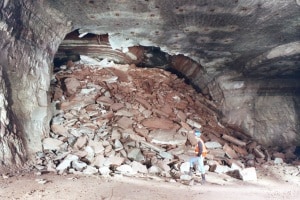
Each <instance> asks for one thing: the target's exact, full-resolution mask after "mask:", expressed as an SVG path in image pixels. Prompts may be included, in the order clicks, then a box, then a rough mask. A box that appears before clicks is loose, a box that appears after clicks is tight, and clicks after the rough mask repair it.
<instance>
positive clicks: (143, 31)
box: [41, 0, 300, 77]
mask: <svg viewBox="0 0 300 200" xmlns="http://www.w3.org/2000/svg"><path fill="white" fill-rule="evenodd" d="M47 3H48V4H49V6H50V8H52V9H53V8H54V9H56V10H59V11H61V12H62V13H63V14H64V15H65V16H66V18H67V19H68V20H69V21H70V22H71V23H72V27H73V30H78V31H79V33H80V34H81V36H84V35H85V34H87V33H93V34H99V35H100V34H108V35H109V40H110V44H111V46H112V48H114V49H121V50H123V51H126V49H127V47H131V46H135V45H142V46H155V47H160V48H161V50H162V51H164V52H167V53H169V54H170V55H177V54H183V55H185V56H188V57H190V58H192V59H193V60H195V61H197V62H198V63H200V64H201V65H202V66H203V67H204V69H205V70H206V72H207V73H208V74H211V75H216V74H218V73H220V72H224V71H228V70H231V71H232V70H234V71H235V72H238V73H240V74H241V75H242V76H243V77H247V76H248V77H253V76H256V77H278V76H282V77H284V76H299V72H300V67H299V66H300V35H299V33H300V3H299V1H298V0H276V1H275V0H264V1H262V0H228V1H224V0H185V1H182V0H163V1H161V0H135V1H132V0H130V1H129V0H110V1H107V0H86V1H83V0H81V1H79V0H64V1H47ZM43 6H44V5H43ZM41 9H42V5H41Z"/></svg>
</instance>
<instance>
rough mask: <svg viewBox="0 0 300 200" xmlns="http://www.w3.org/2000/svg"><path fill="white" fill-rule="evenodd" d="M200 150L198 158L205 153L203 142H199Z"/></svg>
mask: <svg viewBox="0 0 300 200" xmlns="http://www.w3.org/2000/svg"><path fill="white" fill-rule="evenodd" d="M198 148H199V152H198V155H197V156H199V157H200V156H201V155H202V152H203V147H202V142H200V141H199V142H198Z"/></svg>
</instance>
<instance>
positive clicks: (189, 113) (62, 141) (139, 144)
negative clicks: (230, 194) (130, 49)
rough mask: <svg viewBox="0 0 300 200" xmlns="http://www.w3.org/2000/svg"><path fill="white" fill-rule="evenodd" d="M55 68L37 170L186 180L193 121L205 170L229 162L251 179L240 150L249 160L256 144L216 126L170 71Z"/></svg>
mask: <svg viewBox="0 0 300 200" xmlns="http://www.w3.org/2000/svg"><path fill="white" fill-rule="evenodd" d="M63 69H64V70H61V71H58V72H57V73H56V74H55V79H54V80H53V81H52V82H53V83H55V84H53V85H52V88H53V94H52V102H53V103H56V108H57V109H56V111H55V113H54V116H53V119H52V121H51V132H50V137H49V138H45V139H44V140H43V146H44V152H42V153H39V154H37V155H38V156H37V163H38V164H39V165H38V166H39V170H40V171H56V172H57V173H59V174H63V173H76V174H87V175H90V174H100V175H103V176H109V175H113V174H125V175H131V176H132V175H136V174H140V175H145V176H146V175H148V174H149V175H150V174H156V175H159V176H164V177H166V178H170V179H175V180H180V178H182V179H183V181H185V180H190V178H191V177H188V176H189V175H188V174H187V172H188V170H189V163H188V159H189V158H190V156H192V155H193V145H194V141H193V136H192V135H191V130H193V129H199V128H201V129H202V130H203V131H202V132H203V138H204V140H205V141H206V145H207V147H208V150H209V155H208V157H207V159H206V160H207V162H206V168H207V169H208V170H209V171H213V172H216V173H227V172H230V171H236V170H237V171H238V176H239V178H241V179H242V180H256V177H254V176H256V174H255V168H250V169H248V170H247V168H246V167H245V166H246V165H247V164H246V163H247V160H246V159H245V158H244V154H245V152H246V153H247V154H248V153H249V154H251V155H253V157H251V159H253V161H254V164H255V163H256V162H257V161H256V160H255V159H256V158H257V157H258V158H259V159H262V155H261V154H260V153H258V152H257V151H256V149H257V148H256V146H254V147H253V148H252V150H253V152H249V149H248V148H247V144H248V143H250V141H243V140H240V139H238V138H234V136H233V135H232V134H231V132H230V131H231V130H230V129H226V128H224V126H220V125H219V124H220V123H219V122H218V121H217V120H216V119H217V113H213V112H212V110H211V109H210V107H211V103H209V100H207V99H206V98H205V97H203V96H202V95H201V94H198V93H196V91H195V90H194V89H193V88H192V87H191V86H189V85H186V84H185V83H184V81H183V80H182V79H179V78H178V77H177V76H176V75H174V74H171V73H169V72H167V71H164V70H161V69H142V68H137V67H135V66H134V65H115V66H114V67H106V68H102V67H101V66H95V65H93V66H89V65H83V64H80V63H77V64H75V65H73V66H72V67H70V68H63ZM208 104H209V107H206V105H208ZM200 122H201V123H200ZM252 153H253V154H252ZM260 161H261V160H260ZM226 163H227V164H226ZM232 163H244V164H240V165H237V164H235V165H234V166H232ZM236 166H238V167H236ZM249 174H250V175H252V177H249ZM245 176H246V177H245Z"/></svg>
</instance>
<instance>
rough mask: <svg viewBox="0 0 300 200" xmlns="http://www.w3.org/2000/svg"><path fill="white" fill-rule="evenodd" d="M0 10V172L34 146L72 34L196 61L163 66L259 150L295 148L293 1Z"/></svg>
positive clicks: (74, 2) (4, 2)
mask: <svg viewBox="0 0 300 200" xmlns="http://www.w3.org/2000/svg"><path fill="white" fill-rule="evenodd" d="M0 7H1V13H0V48H1V55H0V69H1V79H0V83H1V87H0V88H1V96H0V98H1V99H0V100H1V101H0V106H1V124H0V125H1V134H0V141H1V143H0V145H1V149H0V151H1V152H0V155H1V160H0V161H1V162H0V165H1V166H2V165H11V164H13V163H20V162H21V160H22V159H19V158H17V157H14V156H13V155H15V153H16V152H18V154H19V155H20V157H23V158H24V160H25V159H26V154H27V153H28V156H30V155H31V154H32V153H34V152H36V151H38V150H41V148H42V145H41V138H42V136H44V135H47V134H48V133H49V121H50V118H51V112H50V107H49V99H48V96H47V92H48V90H49V85H50V77H51V62H52V60H53V58H54V55H55V53H56V51H57V49H58V46H59V44H60V43H61V42H62V40H63V38H64V37H65V36H66V35H67V33H69V32H71V31H72V30H77V29H78V30H79V33H80V34H81V37H83V36H84V35H85V34H86V33H94V34H107V35H108V38H109V42H110V45H111V47H112V49H120V50H119V51H122V52H127V51H128V50H129V49H127V48H128V47H131V46H133V45H142V46H156V47H161V50H163V51H165V52H167V53H168V54H170V55H175V54H184V55H185V56H188V57H190V58H192V59H193V60H194V61H196V62H198V64H197V63H195V62H185V63H184V61H180V60H179V61H178V63H181V64H179V65H176V64H174V65H173V66H169V67H171V69H172V70H173V71H174V70H175V71H177V72H179V73H180V74H182V75H183V76H185V77H186V78H187V80H188V81H189V82H190V83H191V84H193V85H195V86H196V87H197V88H199V91H201V92H203V93H204V94H206V95H207V96H209V97H210V99H211V100H212V103H213V104H215V105H216V109H218V110H219V111H220V113H222V115H223V117H222V120H223V123H227V124H229V125H231V126H233V127H237V128H239V129H241V131H242V132H244V133H246V134H248V135H249V136H252V137H253V138H255V139H257V140H258V141H259V142H261V143H262V144H264V145H281V146H282V147H284V146H288V145H291V144H292V145H299V143H300V139H299V137H300V136H299V129H300V127H299V105H300V104H299V103H300V100H299V99H300V97H299V93H300V92H299V90H300V89H299V88H300V86H299V84H300V83H299V57H300V55H299V54H300V48H299V31H300V29H299V23H300V21H299V19H300V17H299V16H300V13H299V7H300V6H299V1H298V0H297V1H295V0H276V1H275V0H266V1H260V0H235V1H223V0H211V1H205V0H187V1H180V0H165V1H159V0H144V1H143V0H136V1H131V0H130V1H129V0H112V1H104V0H103V1H102V0H101V1H85V2H82V1H78V0H65V1H49V0H44V1H31V0H22V1H18V0H1V1H0ZM99 42H100V43H101V38H100V39H99ZM153 55H155V54H153ZM127 56H128V55H127ZM129 56H131V54H130V55H129ZM147 56H151V54H147ZM112 57H113V56H112ZM172 59H178V58H176V57H174V58H172Z"/></svg>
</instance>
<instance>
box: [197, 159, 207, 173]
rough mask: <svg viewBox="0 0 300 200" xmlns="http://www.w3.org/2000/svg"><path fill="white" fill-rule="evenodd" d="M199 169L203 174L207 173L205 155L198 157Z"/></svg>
mask: <svg viewBox="0 0 300 200" xmlns="http://www.w3.org/2000/svg"><path fill="white" fill-rule="evenodd" d="M198 170H199V172H200V173H201V174H205V168H204V162H203V157H202V156H200V157H198Z"/></svg>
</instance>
